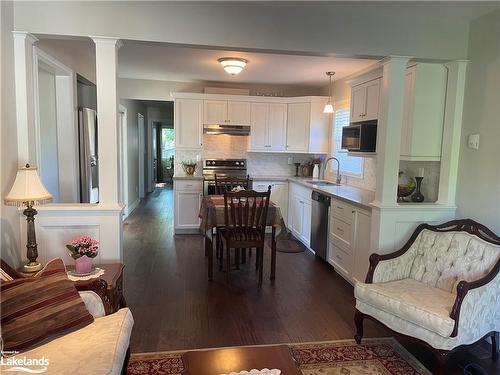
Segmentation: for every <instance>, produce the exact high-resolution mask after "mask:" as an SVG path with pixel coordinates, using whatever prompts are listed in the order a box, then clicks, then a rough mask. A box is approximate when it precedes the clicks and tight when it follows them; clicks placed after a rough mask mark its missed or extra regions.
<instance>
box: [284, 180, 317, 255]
mask: <svg viewBox="0 0 500 375" xmlns="http://www.w3.org/2000/svg"><path fill="white" fill-rule="evenodd" d="M311 192H312V190H311V189H308V188H306V187H303V186H301V185H297V184H294V183H290V185H289V194H288V228H289V229H290V230H291V231H292V234H293V235H294V236H295V237H296V238H298V239H299V240H300V241H301V242H302V243H303V244H304V245H306V246H307V247H309V246H310V242H311V213H312V212H311V211H312V204H311Z"/></svg>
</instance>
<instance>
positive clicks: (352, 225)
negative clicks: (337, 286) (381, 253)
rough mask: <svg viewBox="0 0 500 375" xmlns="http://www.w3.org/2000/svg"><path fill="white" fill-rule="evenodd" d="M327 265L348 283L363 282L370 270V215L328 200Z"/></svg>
mask: <svg viewBox="0 0 500 375" xmlns="http://www.w3.org/2000/svg"><path fill="white" fill-rule="evenodd" d="M330 207H331V209H330V224H329V226H330V230H329V232H330V233H329V236H328V237H329V241H328V243H329V246H328V262H329V263H330V264H331V265H332V266H333V267H334V268H335V270H336V271H337V272H338V273H339V274H341V275H342V276H343V277H344V278H345V279H347V280H348V281H349V282H351V283H353V284H354V283H355V282H356V281H363V282H364V280H365V277H366V273H367V272H368V267H369V257H370V254H371V251H370V233H371V213H370V212H369V211H367V210H365V209H362V208H360V207H358V206H356V205H353V204H350V203H347V202H344V201H341V200H339V199H332V200H331V206H330Z"/></svg>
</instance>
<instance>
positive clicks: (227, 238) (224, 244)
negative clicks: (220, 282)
mask: <svg viewBox="0 0 500 375" xmlns="http://www.w3.org/2000/svg"><path fill="white" fill-rule="evenodd" d="M270 196H271V186H269V188H268V190H267V191H266V192H256V191H253V190H243V191H239V192H234V193H233V192H229V191H225V192H224V228H220V230H219V231H220V239H221V251H222V254H223V253H224V249H225V250H226V281H227V282H229V278H230V271H231V250H232V249H234V251H235V258H236V264H239V259H238V258H239V253H240V250H241V249H251V248H256V254H257V256H256V265H257V269H258V272H259V287H260V286H261V285H262V272H263V267H264V261H263V260H264V240H265V234H266V223H267V212H268V209H269V202H270Z"/></svg>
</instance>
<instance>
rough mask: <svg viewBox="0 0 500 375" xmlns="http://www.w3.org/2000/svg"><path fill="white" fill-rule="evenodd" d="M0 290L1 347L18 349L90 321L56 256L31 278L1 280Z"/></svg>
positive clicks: (28, 346) (61, 263)
mask: <svg viewBox="0 0 500 375" xmlns="http://www.w3.org/2000/svg"><path fill="white" fill-rule="evenodd" d="M0 292H1V293H0V294H1V298H0V299H1V302H0V312H1V318H0V324H1V327H2V339H3V343H4V350H17V351H22V350H25V349H28V348H30V347H32V346H34V345H36V344H38V343H40V342H41V341H43V340H45V339H47V338H49V337H50V336H52V335H56V334H62V333H68V332H70V331H74V330H77V329H79V328H82V327H84V326H86V325H88V324H90V323H92V322H93V321H94V318H93V316H92V315H91V314H90V313H89V312H88V311H87V309H86V307H85V304H84V302H83V300H82V298H81V297H80V295H79V294H78V292H77V290H76V289H75V286H74V284H73V282H72V281H70V280H69V279H68V277H67V275H66V269H65V267H64V263H63V262H62V260H60V259H55V260H52V261H51V262H49V263H48V264H47V266H45V268H44V269H43V270H42V271H40V272H39V273H37V275H36V276H35V277H29V278H24V279H14V280H12V281H5V282H4V281H2V283H1V285H0Z"/></svg>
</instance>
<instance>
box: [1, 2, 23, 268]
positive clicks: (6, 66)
mask: <svg viewBox="0 0 500 375" xmlns="http://www.w3.org/2000/svg"><path fill="white" fill-rule="evenodd" d="M0 16H1V27H2V29H1V30H2V31H1V48H0V51H1V52H0V54H1V56H0V64H1V65H0V70H1V79H0V82H1V92H0V96H1V98H0V102H1V106H0V111H1V113H0V118H1V124H0V144H1V147H0V152H1V156H0V187H1V191H0V194H1V197H2V198H3V197H5V195H6V194H7V193H8V192H9V190H10V188H11V186H12V183H13V182H14V178H15V176H16V170H17V167H18V165H17V141H16V139H17V129H16V103H15V98H14V95H13V93H14V91H15V89H14V51H13V48H14V46H13V39H12V34H11V31H12V29H13V22H14V16H13V5H12V2H11V1H1V2H0ZM19 223H20V214H19V212H18V211H17V208H15V207H9V206H5V205H4V203H3V199H2V202H0V232H1V233H0V236H1V238H0V252H1V255H2V258H3V259H4V260H5V261H7V263H9V264H10V265H11V266H13V267H18V266H20V264H21V259H22V258H24V255H23V254H24V252H22V251H21V246H20V235H21V234H20V225H19Z"/></svg>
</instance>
